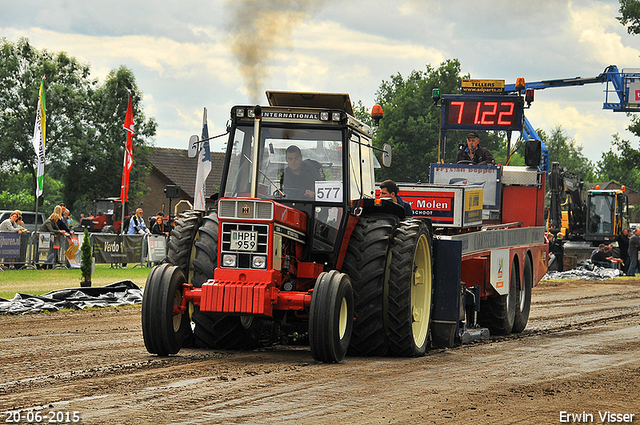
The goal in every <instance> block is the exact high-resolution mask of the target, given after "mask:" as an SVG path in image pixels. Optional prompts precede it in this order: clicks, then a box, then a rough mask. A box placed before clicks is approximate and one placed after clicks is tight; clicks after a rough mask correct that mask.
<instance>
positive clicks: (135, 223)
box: [128, 208, 151, 235]
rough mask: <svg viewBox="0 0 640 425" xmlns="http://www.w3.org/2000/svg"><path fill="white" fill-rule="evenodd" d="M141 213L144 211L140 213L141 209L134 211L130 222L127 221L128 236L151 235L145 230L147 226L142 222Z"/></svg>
mask: <svg viewBox="0 0 640 425" xmlns="http://www.w3.org/2000/svg"><path fill="white" fill-rule="evenodd" d="M143 213H144V211H142V208H138V209H137V210H136V214H135V215H134V216H133V217H131V220H129V232H128V233H129V234H130V235H149V234H151V232H150V231H149V229H148V228H147V225H146V224H145V222H144V217H143Z"/></svg>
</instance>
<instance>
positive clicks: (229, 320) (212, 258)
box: [190, 213, 265, 350]
mask: <svg viewBox="0 0 640 425" xmlns="http://www.w3.org/2000/svg"><path fill="white" fill-rule="evenodd" d="M218 226H219V225H218V216H217V214H216V213H212V214H210V215H209V216H207V217H205V218H204V219H203V220H202V226H200V227H199V228H198V232H197V235H196V236H195V237H194V244H193V249H192V252H191V260H190V263H191V267H190V278H191V284H192V285H193V286H194V287H196V288H201V287H202V284H203V283H205V282H206V281H207V280H209V279H213V271H214V270H215V268H216V266H217V264H218V231H219V229H218ZM191 320H193V322H194V323H195V328H194V330H193V334H194V336H195V341H196V345H198V346H200V347H205V348H217V349H223V350H250V349H254V348H257V347H259V346H260V336H261V333H262V327H263V325H264V323H265V320H264V319H263V318H261V317H256V316H229V315H217V314H216V315H213V314H208V313H204V312H201V311H200V308H199V307H197V306H196V307H195V308H194V311H193V313H192V314H191Z"/></svg>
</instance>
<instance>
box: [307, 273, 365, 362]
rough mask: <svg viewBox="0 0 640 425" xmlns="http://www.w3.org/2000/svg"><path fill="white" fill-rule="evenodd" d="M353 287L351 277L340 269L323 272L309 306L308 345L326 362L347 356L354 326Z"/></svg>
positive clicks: (319, 358)
mask: <svg viewBox="0 0 640 425" xmlns="http://www.w3.org/2000/svg"><path fill="white" fill-rule="evenodd" d="M353 312H354V304H353V289H352V287H351V281H350V280H349V276H347V275H346V274H344V273H340V272H338V271H337V270H331V271H330V272H323V273H320V275H319V276H318V279H317V280H316V285H315V287H314V289H313V295H312V297H311V306H310V309H309V346H310V348H311V354H312V355H313V358H314V359H316V360H318V361H321V362H324V363H339V362H341V361H342V359H344V356H345V355H346V354H347V349H348V347H349V341H350V340H351V331H352V329H353Z"/></svg>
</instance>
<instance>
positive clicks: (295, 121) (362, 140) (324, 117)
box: [219, 91, 379, 264]
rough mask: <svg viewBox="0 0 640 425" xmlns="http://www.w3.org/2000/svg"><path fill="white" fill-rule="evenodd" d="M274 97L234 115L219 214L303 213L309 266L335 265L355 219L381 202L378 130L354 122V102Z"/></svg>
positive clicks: (321, 96) (340, 97) (319, 96)
mask: <svg viewBox="0 0 640 425" xmlns="http://www.w3.org/2000/svg"><path fill="white" fill-rule="evenodd" d="M267 97H268V99H269V104H270V105H269V106H264V107H260V106H236V107H234V108H232V110H231V126H230V136H229V141H228V146H227V155H226V159H225V168H224V172H223V178H222V184H221V191H220V194H221V198H222V199H221V203H220V204H219V206H225V205H226V201H225V199H243V198H247V199H248V198H253V199H260V200H270V201H275V202H277V203H279V204H282V205H284V206H286V207H290V208H292V209H295V210H297V211H300V212H302V213H304V214H305V219H304V221H305V223H304V227H306V229H307V231H306V232H303V233H305V234H304V236H303V235H300V237H301V238H303V239H304V242H305V254H304V259H305V260H306V261H309V260H311V259H313V261H319V262H321V263H325V262H328V263H329V264H335V260H336V258H335V256H336V253H337V251H339V249H340V245H341V244H340V241H341V240H342V238H343V236H344V229H345V227H346V225H345V224H346V220H347V217H348V215H349V213H350V212H353V211H354V210H355V207H356V206H357V205H359V203H358V200H361V199H364V198H366V199H371V200H372V199H373V198H374V197H375V183H374V181H375V180H374V174H373V173H374V168H375V167H376V166H377V167H379V164H378V161H377V160H376V157H375V155H374V153H373V150H372V148H371V137H372V136H371V133H372V131H371V128H370V127H368V126H367V125H365V124H363V123H361V122H360V121H358V120H356V119H355V118H354V117H353V116H352V114H353V110H352V107H351V101H350V99H349V95H348V94H325V93H297V92H296V93H293V92H273V91H271V92H267ZM285 105H286V106H285ZM255 140H257V141H258V142H257V143H254V141H255ZM219 210H220V207H219ZM223 214H224V213H223ZM220 218H221V219H222V218H223V216H220ZM298 230H301V229H300V228H299V229H298ZM318 257H320V258H318Z"/></svg>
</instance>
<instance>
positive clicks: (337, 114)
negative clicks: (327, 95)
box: [331, 112, 342, 121]
mask: <svg viewBox="0 0 640 425" xmlns="http://www.w3.org/2000/svg"><path fill="white" fill-rule="evenodd" d="M341 119H342V114H341V113H340V112H333V113H332V114H331V121H340V120H341Z"/></svg>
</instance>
